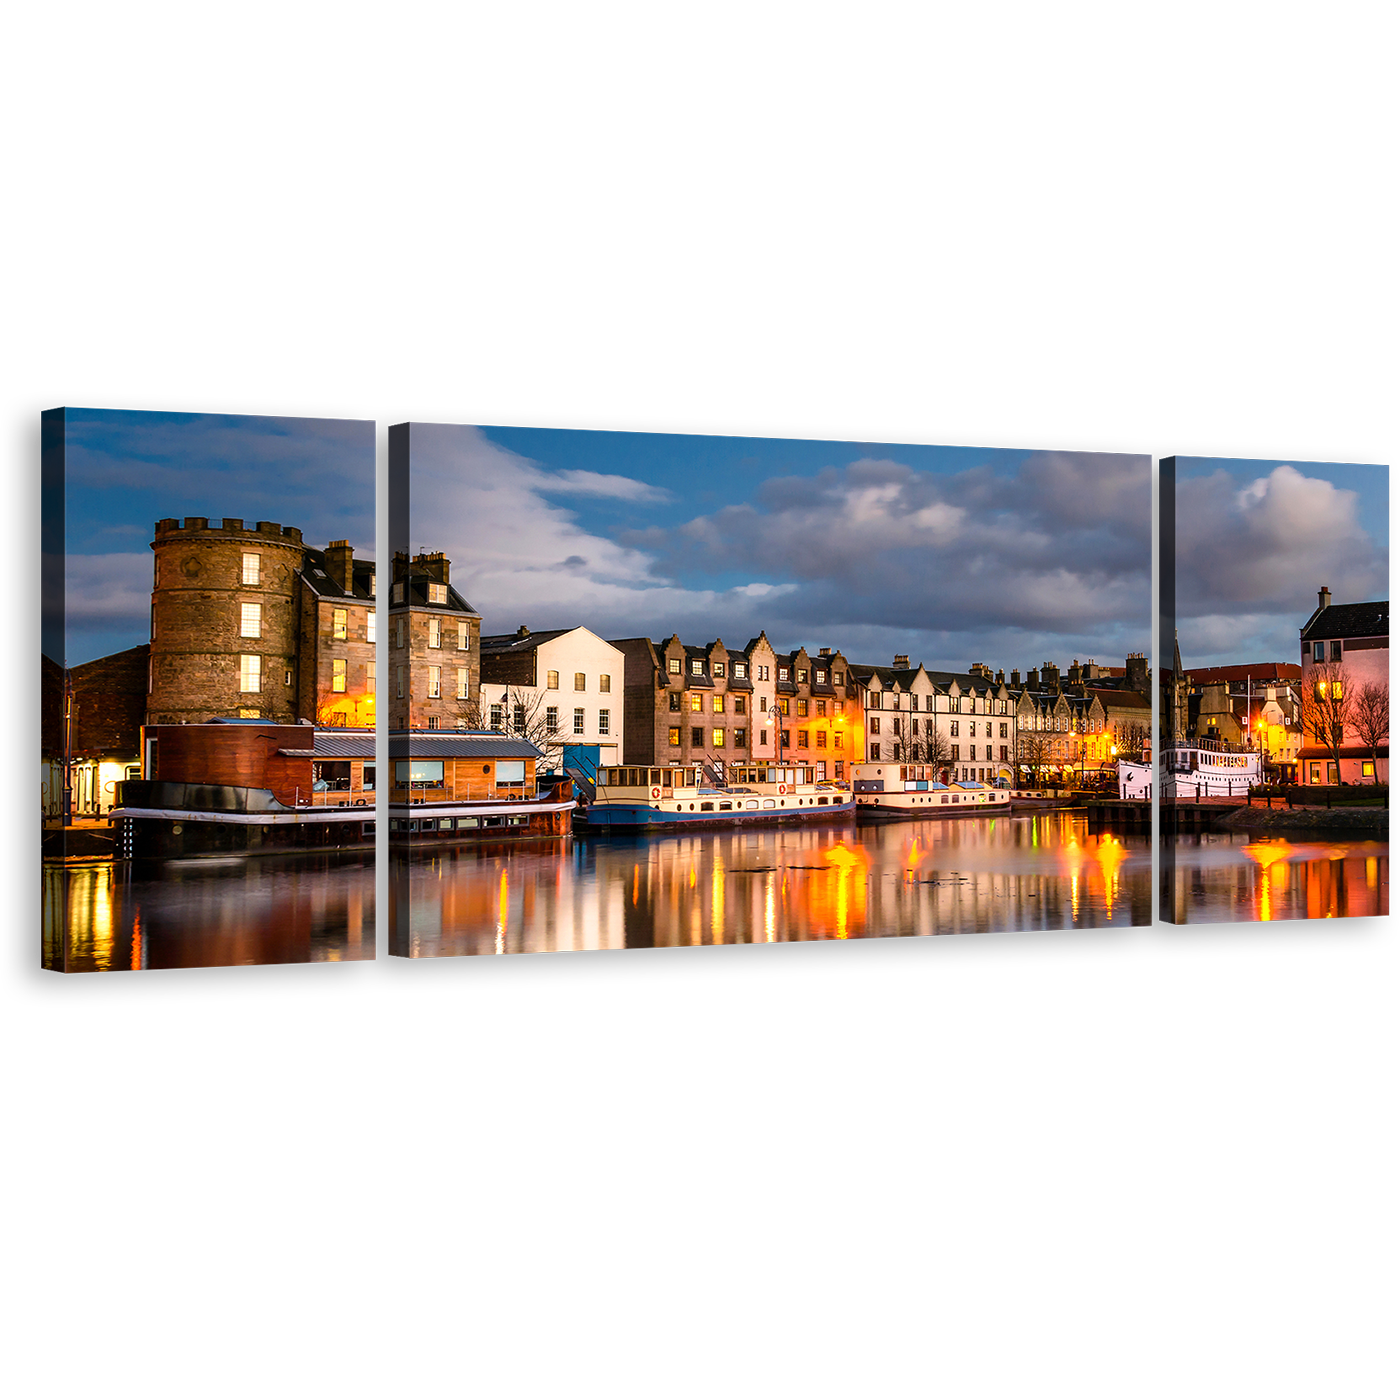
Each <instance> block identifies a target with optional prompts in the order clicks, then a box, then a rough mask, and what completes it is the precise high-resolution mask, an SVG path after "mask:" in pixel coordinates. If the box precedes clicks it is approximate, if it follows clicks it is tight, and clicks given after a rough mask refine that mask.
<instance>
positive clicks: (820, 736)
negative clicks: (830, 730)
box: [817, 729, 826, 749]
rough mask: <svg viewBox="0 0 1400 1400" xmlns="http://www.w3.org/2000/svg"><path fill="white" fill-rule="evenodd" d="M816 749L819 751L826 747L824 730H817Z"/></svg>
mask: <svg viewBox="0 0 1400 1400" xmlns="http://www.w3.org/2000/svg"><path fill="white" fill-rule="evenodd" d="M817 747H818V748H819V749H824V748H825V747H826V730H825V729H819V730H817Z"/></svg>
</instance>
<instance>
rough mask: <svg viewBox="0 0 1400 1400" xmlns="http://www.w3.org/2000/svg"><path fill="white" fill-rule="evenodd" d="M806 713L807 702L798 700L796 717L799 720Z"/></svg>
mask: <svg viewBox="0 0 1400 1400" xmlns="http://www.w3.org/2000/svg"><path fill="white" fill-rule="evenodd" d="M806 713H807V702H806V701H805V700H799V701H798V702H797V717H798V718H799V719H801V718H802V717H803V716H804V715H806Z"/></svg>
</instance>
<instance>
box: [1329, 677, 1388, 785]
mask: <svg viewBox="0 0 1400 1400" xmlns="http://www.w3.org/2000/svg"><path fill="white" fill-rule="evenodd" d="M1351 723H1352V728H1353V729H1355V730H1356V733H1357V736H1358V737H1359V738H1360V740H1361V742H1362V743H1363V744H1364V745H1365V746H1366V747H1367V748H1368V749H1370V750H1371V774H1372V776H1373V778H1374V780H1375V781H1376V782H1377V783H1379V782H1380V780H1381V765H1380V750H1381V747H1382V746H1383V745H1384V744H1387V743H1388V742H1389V741H1390V684H1389V682H1388V681H1367V682H1366V684H1365V685H1363V686H1361V688H1360V689H1359V690H1357V692H1356V696H1355V699H1354V700H1353V702H1352V715H1351ZM1337 771H1338V772H1339V773H1340V772H1341V769H1338V770H1337Z"/></svg>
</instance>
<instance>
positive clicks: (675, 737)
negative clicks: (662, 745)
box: [666, 727, 681, 749]
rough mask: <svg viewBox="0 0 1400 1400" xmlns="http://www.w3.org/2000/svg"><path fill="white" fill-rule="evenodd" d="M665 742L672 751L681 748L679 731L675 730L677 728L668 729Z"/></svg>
mask: <svg viewBox="0 0 1400 1400" xmlns="http://www.w3.org/2000/svg"><path fill="white" fill-rule="evenodd" d="M666 742H667V743H668V744H670V746H671V747H672V748H673V749H678V748H680V746H681V731H680V730H679V729H677V728H674V727H673V728H671V729H668V730H667V731H666Z"/></svg>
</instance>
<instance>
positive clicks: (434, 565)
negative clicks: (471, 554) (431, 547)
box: [413, 551, 452, 583]
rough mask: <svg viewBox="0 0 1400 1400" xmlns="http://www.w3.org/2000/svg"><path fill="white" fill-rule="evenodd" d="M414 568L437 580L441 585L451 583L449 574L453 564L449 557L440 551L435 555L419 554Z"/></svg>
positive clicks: (414, 562)
mask: <svg viewBox="0 0 1400 1400" xmlns="http://www.w3.org/2000/svg"><path fill="white" fill-rule="evenodd" d="M413 566H414V568H416V569H418V570H420V571H421V572H422V573H425V574H427V576H428V577H429V578H433V579H436V580H437V581H438V582H439V583H451V582H452V580H451V578H450V577H449V574H450V572H451V569H452V564H451V562H450V561H449V560H448V557H447V555H445V554H443V553H442V552H441V551H438V552H437V553H435V554H426V553H424V554H419V555H417V556H416V557H415V559H414V561H413Z"/></svg>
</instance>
